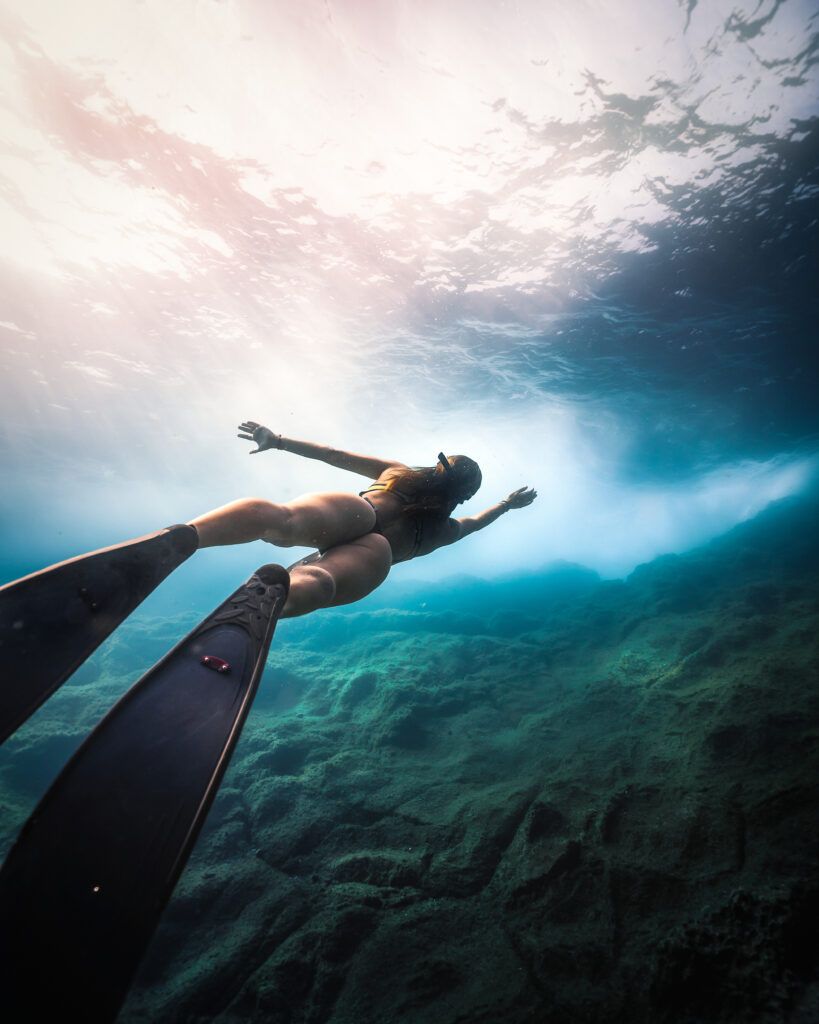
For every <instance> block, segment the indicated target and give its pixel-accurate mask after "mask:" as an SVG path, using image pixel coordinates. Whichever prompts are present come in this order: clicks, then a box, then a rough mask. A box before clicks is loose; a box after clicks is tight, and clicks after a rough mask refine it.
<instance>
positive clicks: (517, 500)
mask: <svg viewBox="0 0 819 1024" xmlns="http://www.w3.org/2000/svg"><path fill="white" fill-rule="evenodd" d="M536 497H537V491H536V490H534V488H532V487H518V489H517V490H516V491H512V493H511V494H510V495H509V497H508V498H504V501H505V502H506V504H507V505H508V506H509V508H526V506H527V505H531V504H532V502H533V501H534V500H535V498H536Z"/></svg>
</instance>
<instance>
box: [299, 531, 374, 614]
mask: <svg viewBox="0 0 819 1024" xmlns="http://www.w3.org/2000/svg"><path fill="white" fill-rule="evenodd" d="M391 565H392V550H391V548H390V544H389V541H388V540H387V539H386V537H382V536H381V534H380V533H368V534H367V535H366V536H365V537H359V539H358V540H354V541H352V542H351V543H349V544H340V545H339V546H338V547H335V548H332V550H330V551H327V552H325V554H324V555H322V556H321V557H320V558H319V557H317V556H316V555H308V557H307V558H305V559H302V561H300V562H297V563H296V564H295V565H291V566H290V593H289V594H288V597H287V603H286V604H285V606H284V611H283V612H282V615H281V617H282V618H283V619H290V618H294V617H295V616H296V615H307V614H308V612H314V611H316V609H317V608H334V607H336V606H337V605H341V604H351V603H352V602H353V601H360V600H361V598H362V597H366V596H367V594H369V593H371V592H372V591H373V590H375V588H376V587H378V586H380V585H381V584H382V583H383V582H384V580H385V579H386V578H387V575H388V574H389V571H390V566H391Z"/></svg>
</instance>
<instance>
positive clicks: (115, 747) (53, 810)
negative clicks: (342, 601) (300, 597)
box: [0, 565, 289, 1024]
mask: <svg viewBox="0 0 819 1024" xmlns="http://www.w3.org/2000/svg"><path fill="white" fill-rule="evenodd" d="M288 589H289V576H288V573H287V570H286V569H283V568H282V567H281V566H279V565H266V566H262V568H260V569H258V570H257V572H256V573H255V574H254V575H253V576H252V577H251V578H250V580H248V582H247V583H246V584H245V585H244V586H243V587H240V588H239V590H237V591H236V593H235V594H233V595H232V597H230V598H229V599H228V600H227V601H226V602H225V603H224V604H222V605H220V606H219V607H218V608H217V609H216V610H215V611H214V612H213V614H212V615H210V616H208V618H206V619H205V620H204V621H203V622H202V623H200V625H199V626H197V627H196V629H194V630H193V632H192V633H190V634H189V635H188V636H187V637H186V638H185V639H184V640H182V641H181V642H180V643H179V644H178V645H177V646H176V647H174V648H173V650H172V651H170V652H169V653H168V654H167V655H165V657H164V658H163V659H162V660H161V661H159V662H158V663H157V664H156V665H155V666H154V667H153V668H152V669H150V670H149V671H148V672H147V673H146V674H145V675H144V676H143V677H142V678H141V679H140V680H139V682H137V683H136V684H135V685H134V686H133V687H132V688H131V689H130V690H129V691H128V693H126V695H125V696H124V697H123V698H122V699H121V700H120V701H119V703H118V704H116V705H115V706H114V708H113V709H112V710H111V711H110V712H109V714H108V715H107V716H106V717H105V718H104V719H103V720H102V722H100V724H99V725H98V726H97V728H96V729H95V730H94V731H93V732H92V733H91V734H90V736H89V737H88V738H87V739H86V741H85V742H84V743H83V745H82V746H81V747H80V749H79V750H78V751H77V753H76V754H75V755H74V757H73V758H72V759H71V760H70V761H69V763H68V764H67V765H66V767H65V768H64V769H63V771H62V773H61V774H60V775H59V777H58V778H57V780H56V781H55V782H54V784H53V785H52V787H51V788H50V789H49V791H48V792H47V793H46V795H45V796H44V797H43V799H42V801H41V802H40V804H39V806H38V807H37V809H36V810H35V811H34V813H33V814H32V815H31V817H30V818H29V820H28V821H27V823H26V824H25V826H24V827H23V829H22V831H21V833H20V835H19V837H18V839H17V842H16V843H15V845H14V846H13V848H12V850H11V852H10V853H9V856H8V857H7V859H6V862H5V864H4V865H3V868H2V870H0V964H2V967H3V972H4V975H5V981H4V984H3V991H2V1004H3V1011H4V1014H5V1015H6V1017H7V1019H8V1020H9V1021H12V1020H13V1021H15V1022H24V1021H32V1022H35V1021H36V1022H37V1024H39V1022H41V1021H51V1020H64V1019H68V1018H71V1017H75V1016H76V1018H77V1019H78V1020H82V1021H83V1022H84V1024H97V1022H107V1021H113V1020H114V1018H115V1017H116V1015H117V1011H118V1009H119V1007H120V1006H121V1004H122V1002H123V1000H124V998H125V995H126V993H127V991H128V987H129V985H130V983H131V980H132V978H133V975H134V973H135V971H136V969H137V966H138V964H139V961H140V959H141V957H142V955H143V953H144V951H145V948H146V947H147V945H148V942H149V940H150V938H151V935H152V934H153V931H154V929H155V927H156V925H157V922H158V920H159V917H160V915H161V913H162V910H163V908H164V906H165V904H166V903H167V901H168V899H169V898H170V895H171V893H172V891H173V888H174V885H175V884H176V881H177V879H178V878H179V875H180V874H181V872H182V869H183V868H184V866H185V862H186V861H187V858H188V855H189V854H190V852H191V849H192V847H193V844H194V842H195V840H196V836H197V835H198V833H199V829H200V828H201V826H202V824H203V822H204V820H205V817H206V815H207V812H208V809H209V807H210V804H211V801H212V800H213V797H214V796H215V794H216V790H217V789H218V787H219V783H220V781H221V779H222V776H223V774H224V772H225V769H226V767H227V764H228V760H229V758H230V755H231V753H232V751H233V748H234V747H235V745H236V742H237V740H238V738H239V734H240V732H241V729H242V726H243V724H244V721H245V718H246V716H247V713H248V711H249V709H250V705H251V702H252V700H253V697H254V695H255V693H256V689H257V687H258V684H259V680H260V679H261V676H262V673H263V671H264V665H265V659H266V657H267V652H268V649H269V647H270V641H271V639H272V636H273V631H274V629H275V626H276V621H277V619H278V616H279V615H280V614H281V611H282V609H283V607H284V604H285V601H286V599H287V593H288Z"/></svg>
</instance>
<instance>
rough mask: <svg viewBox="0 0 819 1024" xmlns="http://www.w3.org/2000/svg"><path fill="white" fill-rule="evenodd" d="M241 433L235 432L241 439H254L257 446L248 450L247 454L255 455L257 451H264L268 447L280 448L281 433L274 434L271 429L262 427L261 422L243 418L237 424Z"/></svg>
mask: <svg viewBox="0 0 819 1024" xmlns="http://www.w3.org/2000/svg"><path fill="white" fill-rule="evenodd" d="M239 430H243V431H244V433H243V434H237V437H240V438H241V439H242V440H243V441H255V442H256V445H257V447H256V448H254V449H253V451H251V452H248V454H249V455H257V454H258V453H259V452H266V451H267V450H268V449H269V448H281V434H274V433H273V431H272V430H268V428H267V427H263V426H262V425H261V423H254V421H253V420H245V422H244V423H241V424H240V425H239Z"/></svg>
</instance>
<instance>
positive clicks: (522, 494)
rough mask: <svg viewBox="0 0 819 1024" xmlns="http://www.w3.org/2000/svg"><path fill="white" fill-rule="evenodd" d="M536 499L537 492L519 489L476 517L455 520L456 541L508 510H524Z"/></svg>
mask: <svg viewBox="0 0 819 1024" xmlns="http://www.w3.org/2000/svg"><path fill="white" fill-rule="evenodd" d="M536 497H537V491H535V490H533V489H532V488H531V487H519V488H518V489H517V490H516V491H512V493H511V494H510V495H509V497H508V498H504V499H503V501H499V502H498V503H497V504H496V505H492V506H491V508H486V509H484V510H483V512H479V513H478V514H477V515H476V516H464V517H463V519H457V520H456V522H457V523H458V525H459V526H460V531H459V533H458V537H457V539H458V540H461V539H462V538H463V537H468V536H469V534H470V533H475V531H476V530H482V529H483V528H484V527H485V526H489V524H490V523H494V522H495V520H496V519H498V518H500V516H502V515H503V513H504V512H508V511H509V510H510V509H513V508H525V507H526V506H527V505H531V504H532V502H533V501H534V500H535V498H536Z"/></svg>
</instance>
